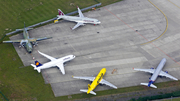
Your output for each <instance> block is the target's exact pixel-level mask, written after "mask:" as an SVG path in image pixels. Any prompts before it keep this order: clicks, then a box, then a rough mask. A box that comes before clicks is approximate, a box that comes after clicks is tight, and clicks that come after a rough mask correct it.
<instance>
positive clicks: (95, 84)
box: [87, 68, 106, 94]
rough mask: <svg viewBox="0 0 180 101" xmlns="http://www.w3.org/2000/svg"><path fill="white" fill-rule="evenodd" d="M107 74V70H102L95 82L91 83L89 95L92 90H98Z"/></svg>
mask: <svg viewBox="0 0 180 101" xmlns="http://www.w3.org/2000/svg"><path fill="white" fill-rule="evenodd" d="M105 73H106V68H103V69H101V71H100V72H99V74H98V75H97V76H96V78H95V79H94V81H93V82H92V83H91V85H90V86H88V91H87V94H89V93H90V92H91V91H92V90H94V89H95V88H96V86H97V85H98V84H99V83H100V82H101V80H102V78H103V76H104V74H105Z"/></svg>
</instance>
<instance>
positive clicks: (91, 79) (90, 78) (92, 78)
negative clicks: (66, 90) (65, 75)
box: [73, 76, 95, 81]
mask: <svg viewBox="0 0 180 101" xmlns="http://www.w3.org/2000/svg"><path fill="white" fill-rule="evenodd" d="M73 78H76V79H83V80H89V81H94V79H95V77H79V76H73Z"/></svg>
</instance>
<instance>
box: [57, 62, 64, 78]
mask: <svg viewBox="0 0 180 101" xmlns="http://www.w3.org/2000/svg"><path fill="white" fill-rule="evenodd" d="M56 66H57V67H58V68H59V69H60V70H61V72H62V74H63V75H64V74H65V70H64V64H63V63H62V62H61V63H58V64H56Z"/></svg>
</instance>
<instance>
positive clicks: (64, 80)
mask: <svg viewBox="0 0 180 101" xmlns="http://www.w3.org/2000/svg"><path fill="white" fill-rule="evenodd" d="M135 72H138V71H134V72H133V73H135ZM124 74H131V73H121V74H120V73H119V74H110V75H105V76H103V78H105V79H106V77H111V76H115V75H124ZM97 75H98V74H97ZM97 75H96V76H97ZM73 76H74V75H73ZM96 76H93V77H96ZM71 77H72V76H71ZM87 77H88V76H87ZM89 77H90V76H89ZM76 80H81V79H72V80H64V81H63V82H68V81H76ZM86 81H88V80H86ZM55 83H59V82H55Z"/></svg>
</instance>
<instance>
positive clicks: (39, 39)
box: [36, 37, 52, 41]
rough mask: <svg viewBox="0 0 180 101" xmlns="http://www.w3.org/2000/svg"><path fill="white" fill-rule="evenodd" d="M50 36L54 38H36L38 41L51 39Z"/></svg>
mask: <svg viewBox="0 0 180 101" xmlns="http://www.w3.org/2000/svg"><path fill="white" fill-rule="evenodd" d="M50 38H52V37H44V38H36V41H41V40H46V39H50Z"/></svg>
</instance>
